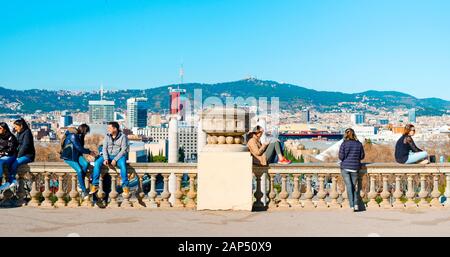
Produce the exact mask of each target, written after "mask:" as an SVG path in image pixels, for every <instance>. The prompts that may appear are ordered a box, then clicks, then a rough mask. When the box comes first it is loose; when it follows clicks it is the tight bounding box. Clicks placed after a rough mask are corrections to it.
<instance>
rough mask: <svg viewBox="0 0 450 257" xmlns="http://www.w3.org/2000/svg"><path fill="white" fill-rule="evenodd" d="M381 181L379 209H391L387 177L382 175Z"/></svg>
mask: <svg viewBox="0 0 450 257" xmlns="http://www.w3.org/2000/svg"><path fill="white" fill-rule="evenodd" d="M382 179H383V191H381V194H380V196H381V198H382V199H383V201H382V202H381V204H380V207H383V208H385V209H389V208H391V207H392V204H391V200H390V197H391V192H390V191H389V185H388V176H387V175H383V176H382Z"/></svg>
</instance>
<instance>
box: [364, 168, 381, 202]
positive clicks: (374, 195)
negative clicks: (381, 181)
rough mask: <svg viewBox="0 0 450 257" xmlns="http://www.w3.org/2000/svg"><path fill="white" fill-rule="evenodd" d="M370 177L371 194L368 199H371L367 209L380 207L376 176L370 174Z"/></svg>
mask: <svg viewBox="0 0 450 257" xmlns="http://www.w3.org/2000/svg"><path fill="white" fill-rule="evenodd" d="M368 176H369V193H368V194H367V197H368V198H369V202H368V203H367V207H368V208H373V207H380V205H379V204H378V203H377V201H376V198H377V196H378V192H377V191H376V189H375V175H372V174H370V175H368Z"/></svg>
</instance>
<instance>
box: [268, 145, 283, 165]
mask: <svg viewBox="0 0 450 257" xmlns="http://www.w3.org/2000/svg"><path fill="white" fill-rule="evenodd" d="M264 153H265V154H266V158H267V162H269V163H272V162H275V157H278V155H282V154H283V152H282V151H281V145H280V142H272V143H270V144H269V145H268V146H267V148H266V151H265V152H264Z"/></svg>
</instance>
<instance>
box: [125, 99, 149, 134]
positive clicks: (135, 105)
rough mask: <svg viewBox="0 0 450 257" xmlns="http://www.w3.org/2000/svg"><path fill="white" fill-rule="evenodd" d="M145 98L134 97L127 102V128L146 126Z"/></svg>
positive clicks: (146, 108)
mask: <svg viewBox="0 0 450 257" xmlns="http://www.w3.org/2000/svg"><path fill="white" fill-rule="evenodd" d="M147 110H148V107H147V98H144V97H137V98H136V97H134V98H129V99H128V100H127V127H128V128H129V129H132V128H135V127H137V128H145V127H146V126H147Z"/></svg>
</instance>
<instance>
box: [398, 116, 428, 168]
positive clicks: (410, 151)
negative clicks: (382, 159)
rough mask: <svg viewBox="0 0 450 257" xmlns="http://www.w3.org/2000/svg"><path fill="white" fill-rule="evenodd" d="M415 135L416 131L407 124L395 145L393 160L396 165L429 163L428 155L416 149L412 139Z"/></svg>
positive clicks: (412, 126)
mask: <svg viewBox="0 0 450 257" xmlns="http://www.w3.org/2000/svg"><path fill="white" fill-rule="evenodd" d="M415 133H416V129H415V128H414V125H412V124H408V125H406V126H405V129H404V130H403V135H402V136H401V137H400V138H399V139H398V141H397V143H396V144H395V160H396V161H397V162H398V163H405V164H411V163H417V162H419V163H422V164H427V163H429V161H428V153H427V152H425V151H423V150H422V149H420V148H419V147H417V146H416V144H415V143H414V140H413V139H412V137H413V136H414V134H415Z"/></svg>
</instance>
